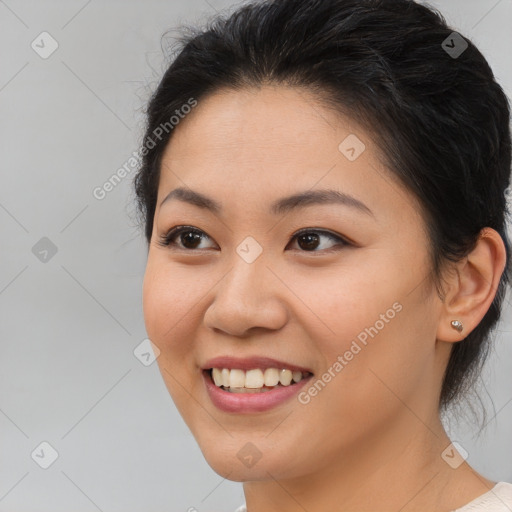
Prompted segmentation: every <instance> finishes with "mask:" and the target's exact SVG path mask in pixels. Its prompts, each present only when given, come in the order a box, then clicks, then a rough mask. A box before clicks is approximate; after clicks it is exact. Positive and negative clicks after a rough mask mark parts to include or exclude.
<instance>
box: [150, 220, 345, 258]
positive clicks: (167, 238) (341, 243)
mask: <svg viewBox="0 0 512 512" xmlns="http://www.w3.org/2000/svg"><path fill="white" fill-rule="evenodd" d="M182 233H196V234H199V235H206V233H205V232H204V231H201V230H200V229H197V228H194V227H192V226H176V227H174V228H172V229H170V230H169V231H168V232H167V233H165V234H163V235H161V236H160V239H159V241H158V244H159V245H160V246H162V247H167V248H173V249H174V248H177V249H178V250H183V251H189V252H198V251H202V250H205V249H189V248H186V247H179V246H177V243H176V241H175V239H176V238H177V237H178V236H179V235H181V234H182ZM312 233H313V234H319V235H323V236H325V237H326V238H329V239H331V240H333V241H335V242H337V246H338V247H336V246H334V247H331V248H329V249H322V250H316V249H315V250H312V251H305V250H301V249H299V250H300V251H301V252H305V253H315V252H321V253H329V252H332V251H336V250H340V249H341V248H343V247H346V246H349V245H352V244H351V242H349V241H348V240H346V239H344V238H342V237H341V236H339V235H335V234H334V233H331V232H330V231H325V230H322V229H315V228H304V229H301V230H300V231H298V232H297V233H295V234H294V235H293V236H292V238H291V241H293V240H295V239H297V238H298V237H300V236H301V235H305V234H312ZM206 237H207V238H210V237H208V235H206Z"/></svg>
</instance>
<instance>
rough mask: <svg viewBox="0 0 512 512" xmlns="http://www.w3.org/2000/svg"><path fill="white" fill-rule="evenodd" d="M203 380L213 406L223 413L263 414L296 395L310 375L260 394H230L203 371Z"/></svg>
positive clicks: (207, 372)
mask: <svg viewBox="0 0 512 512" xmlns="http://www.w3.org/2000/svg"><path fill="white" fill-rule="evenodd" d="M202 373H203V379H204V382H205V384H206V389H207V391H208V395H209V396H210V399H211V401H212V402H213V404H214V405H215V406H216V407H218V408H219V409H221V410H222V411H225V412H236V413H251V412H263V411H268V410H269V409H272V408H273V407H277V406H278V405H280V404H282V403H283V402H286V401H287V400H289V399H290V398H291V397H292V396H294V395H296V394H297V393H298V392H299V391H300V389H301V388H302V387H303V386H304V384H306V382H308V381H309V380H310V379H311V377H312V375H310V376H309V377H306V378H305V379H302V380H301V381H300V382H296V383H294V384H290V385H289V386H278V387H276V388H275V389H272V390H270V391H263V392H260V393H231V392H230V391H225V390H223V389H222V388H219V387H218V386H216V385H215V384H214V382H213V380H212V377H211V374H210V372H209V371H206V370H203V372H202Z"/></svg>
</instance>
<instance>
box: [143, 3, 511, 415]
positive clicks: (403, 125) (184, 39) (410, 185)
mask: <svg viewBox="0 0 512 512" xmlns="http://www.w3.org/2000/svg"><path fill="white" fill-rule="evenodd" d="M452 32H453V30H452V29H451V28H450V27H449V26H448V25H447V23H446V21H445V19H444V18H443V16H442V15H441V14H440V13H439V12H438V11H436V10H435V9H433V8H431V7H427V6H425V5H421V4H418V3H416V2H414V1H412V0H274V1H273V0H264V1H261V2H253V3H249V4H246V5H242V6H240V7H239V8H238V9H237V10H236V11H235V12H234V13H232V14H231V15H229V16H223V15H219V16H217V17H216V18H214V19H213V20H210V22H209V23H208V26H207V27H206V28H205V29H194V28H192V33H191V34H188V35H184V34H183V35H182V36H181V39H179V43H180V45H179V52H177V55H176V56H175V58H173V61H172V63H171V64H170V65H169V67H168V69H167V71H166V72H165V74H164V76H163V78H162V80H161V82H160V83H159V85H158V87H157V89H156V91H155V92H154V93H153V95H152V97H151V99H150V101H149V103H148V106H147V109H146V114H147V119H146V123H147V124H146V132H145V135H144V139H143V145H144V147H146V148H149V147H152V146H154V147H153V148H152V149H151V150H149V151H148V150H146V151H145V152H143V155H144V156H143V159H142V162H141V166H140V169H139V170H138V173H137V175H136V176H135V181H134V184H135V193H136V197H137V206H138V211H139V214H140V217H141V219H142V222H143V223H145V235H146V240H147V242H148V244H149V243H150V242H151V233H152V230H153V217H154V213H155V207H156V198H157V190H158V182H159V175H160V162H161V157H162V154H163V151H164V149H165V147H166V144H167V142H168V141H169V138H170V137H171V135H172V129H168V126H169V122H168V121H169V119H170V118H171V117H172V116H173V115H174V114H175V112H176V111H177V110H178V111H179V110H180V109H181V108H182V106H183V105H185V104H187V102H188V101H189V100H190V99H191V97H192V98H194V99H195V100H196V101H200V100H201V99H202V98H204V97H205V96H206V95H207V94H209V93H213V92H215V91H218V90H219V89H221V88H225V89H226V88H227V89H232V90H240V89H243V88H247V87H259V86H261V85H264V84H267V83H268V84H283V85H286V86H292V87H301V88H306V89H308V90H310V91H312V92H314V93H315V94H316V96H317V97H318V99H319V100H320V101H322V102H323V104H324V105H326V106H327V107H329V108H332V109H334V110H335V111H337V112H340V113H343V114H345V115H349V116H350V117H351V118H352V119H354V120H356V121H357V122H358V123H359V124H360V125H361V126H362V127H364V128H365V129H366V130H367V131H368V133H370V134H371V135H372V139H373V141H374V142H375V143H376V145H377V147H378V148H379V150H380V152H381V155H380V156H381V158H382V161H383V163H384V164H385V165H386V166H387V167H388V169H389V170H390V171H391V172H392V173H393V175H394V176H396V177H397V178H398V180H399V181H400V182H401V183H402V184H403V185H404V186H405V187H407V189H408V190H410V191H411V192H412V193H413V195H414V196H415V197H416V198H417V199H418V200H419V204H420V205H421V208H422V210H423V212H422V213H423V215H424V218H425V221H426V225H427V228H428V233H429V238H430V247H429V250H430V254H431V261H432V273H431V275H430V276H429V277H430V282H431V283H435V284H436V287H437V290H438V293H439V294H440V296H441V297H442V292H441V290H442V287H441V286H440V283H441V282H442V278H441V276H442V272H441V271H442V269H444V268H445V264H448V263H450V262H456V261H458V260H460V259H461V258H463V257H464V256H466V255H467V254H468V253H469V252H470V251H471V250H472V249H473V248H474V247H475V245H476V242H477V240H478V236H479V233H480V231H481V230H482V228H484V227H491V228H493V229H495V230H496V231H497V232H498V233H499V234H500V235H501V237H502V239H503V241H504V243H505V246H506V251H507V268H506V269H505V272H504V273H503V275H502V277H501V281H500V284H499V287H498V289H497V292H496V295H495V298H494V300H493V302H492V305H491V306H490V308H489V310H488V311H487V313H486V315H485V316H484V318H483V319H482V321H481V322H480V323H479V325H478V326H477V327H476V328H475V329H474V330H473V331H472V332H471V333H470V334H469V335H468V336H467V337H466V339H465V340H464V341H463V342H460V343H456V344H454V345H453V348H452V352H451V356H450V360H449V363H448V365H447V368H446V373H445V376H444V381H443V386H442V390H441V395H440V398H439V406H440V409H441V410H445V409H446V408H447V407H446V406H447V405H448V404H449V403H451V402H453V401H454V400H455V399H456V398H459V397H462V396H465V395H466V393H467V392H468V391H469V390H470V389H471V388H472V387H473V384H474V383H475V381H476V380H477V378H478V376H479V375H480V371H481V368H482V366H483V363H484V362H485V359H486V356H487V353H488V349H489V335H490V333H491V331H492V330H493V329H494V328H495V326H496V323H497V321H498V319H499V316H500V310H501V304H502V301H503V298H504V293H505V287H506V284H507V283H508V280H509V275H510V244H509V242H508V239H507V233H506V220H507V215H508V214H509V212H508V209H507V197H506V195H507V190H506V189H507V187H508V186H509V182H510V163H511V153H510V142H511V140H510V128H509V119H510V109H509V104H508V101H507V98H506V96H505V94H504V92H503V90H502V89H501V87H500V86H499V85H498V83H496V81H495V79H494V76H493V73H492V71H491V69H490V67H489V65H488V63H487V61H486V60H485V58H484V57H483V55H482V54H481V53H480V52H479V50H478V49H477V48H476V47H475V46H474V45H473V43H472V42H471V41H470V40H468V39H467V38H462V37H461V36H459V35H458V34H452ZM466 44H467V48H465V49H464V47H465V45H466ZM454 49H455V50H458V52H459V53H460V51H461V50H463V51H462V53H461V54H460V55H457V54H456V53H454ZM166 123H167V125H166ZM161 126H167V128H166V129H165V132H166V133H165V134H164V135H163V136H161V135H162V134H161V133H160V132H162V130H161V129H160V132H157V133H158V134H159V135H160V137H156V136H155V131H156V130H157V128H158V127H161ZM171 128H173V127H171ZM157 138H158V140H155V139H157Z"/></svg>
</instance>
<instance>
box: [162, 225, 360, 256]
mask: <svg viewBox="0 0 512 512" xmlns="http://www.w3.org/2000/svg"><path fill="white" fill-rule="evenodd" d="M322 238H324V239H328V240H330V241H332V242H335V243H334V244H333V245H331V247H325V244H322V243H321V240H322ZM205 239H210V237H209V236H208V235H207V234H206V233H205V232H204V231H201V230H200V229H197V228H194V227H192V226H176V227H174V228H172V229H171V230H170V231H168V232H167V233H165V234H163V235H161V237H160V240H159V241H158V244H159V245H161V246H163V247H173V248H178V249H183V250H189V251H193V250H196V249H205V247H200V245H201V243H202V241H203V240H205ZM291 241H292V242H293V241H297V243H298V245H299V247H300V248H301V249H303V252H320V251H331V250H335V249H336V247H339V248H340V247H344V246H347V245H350V242H348V241H347V240H345V239H343V238H342V237H341V236H339V235H335V234H334V233H331V232H329V231H324V230H318V229H314V228H305V229H302V230H301V231H299V232H298V233H295V235H293V237H292V239H291ZM317 249H320V250H317Z"/></svg>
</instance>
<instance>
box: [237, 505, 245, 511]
mask: <svg viewBox="0 0 512 512" xmlns="http://www.w3.org/2000/svg"><path fill="white" fill-rule="evenodd" d="M235 512H247V508H246V507H245V505H242V506H241V507H238V508H237V509H236V510H235Z"/></svg>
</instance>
